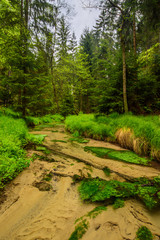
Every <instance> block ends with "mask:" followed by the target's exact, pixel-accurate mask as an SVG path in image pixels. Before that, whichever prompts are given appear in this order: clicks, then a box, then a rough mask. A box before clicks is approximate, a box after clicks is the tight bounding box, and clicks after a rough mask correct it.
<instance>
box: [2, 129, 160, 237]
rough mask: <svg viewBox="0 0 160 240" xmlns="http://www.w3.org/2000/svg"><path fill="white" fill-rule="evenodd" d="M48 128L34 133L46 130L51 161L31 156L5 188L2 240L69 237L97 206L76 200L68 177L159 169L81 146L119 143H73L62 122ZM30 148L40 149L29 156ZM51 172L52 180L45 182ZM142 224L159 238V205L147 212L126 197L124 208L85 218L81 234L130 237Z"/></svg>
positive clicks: (118, 177)
mask: <svg viewBox="0 0 160 240" xmlns="http://www.w3.org/2000/svg"><path fill="white" fill-rule="evenodd" d="M51 130H52V129H44V130H43V131H40V132H37V131H36V132H34V133H36V134H38V133H41V134H46V135H47V137H46V139H45V142H44V145H46V147H47V148H48V149H50V154H49V155H47V157H48V158H50V159H52V160H53V162H46V161H44V160H43V161H40V160H38V159H37V160H35V161H34V162H32V163H31V165H30V167H29V168H27V169H26V170H24V171H23V172H22V173H21V174H20V175H19V176H18V177H17V178H16V179H15V180H14V181H12V182H11V183H10V184H9V185H8V186H7V187H6V190H5V192H4V194H5V196H6V200H5V201H4V202H3V203H2V204H1V205H0V240H40V239H43V240H68V239H69V237H70V235H71V233H72V232H73V231H74V228H75V224H74V222H75V220H76V219H77V218H79V217H81V216H83V215H85V214H87V213H88V212H89V211H91V210H92V209H94V208H95V207H96V206H98V205H96V204H86V203H83V202H82V201H81V200H80V198H79V194H78V191H77V187H78V184H75V183H73V180H72V176H73V175H74V174H78V175H80V176H82V177H84V176H87V175H89V174H90V175H91V176H92V177H97V176H98V177H101V178H103V179H106V180H107V179H116V180H121V181H124V180H125V179H127V178H129V177H142V176H145V177H153V176H158V175H159V174H160V172H159V171H158V170H156V169H155V168H151V167H142V166H137V165H133V164H127V163H123V162H118V161H114V160H109V159H101V158H98V157H96V156H94V155H92V154H91V153H87V152H84V150H83V147H84V146H99V147H108V148H113V149H117V150H121V148H120V147H118V146H115V145H112V144H109V143H105V142H100V141H95V140H90V142H89V143H87V144H78V143H71V142H69V141H67V140H68V139H69V138H70V135H69V134H68V133H65V131H64V128H63V126H57V131H58V132H52V131H51ZM52 140H64V141H66V142H52ZM33 152H35V153H37V154H39V155H41V154H42V153H41V152H38V151H29V155H32V154H33ZM87 163H88V164H89V165H88V164H87ZM104 167H109V168H110V169H111V171H112V174H111V176H110V177H106V176H105V174H104V172H103V171H102V169H103V168H104ZM49 173H50V178H51V179H50V181H45V180H44V179H45V177H46V176H48V175H47V174H49ZM140 226H146V227H148V228H149V229H150V230H151V231H152V233H153V234H154V239H155V240H158V239H160V210H159V211H155V212H149V211H148V210H146V208H145V207H144V206H143V205H142V204H141V203H140V202H138V201H136V200H129V201H127V202H126V203H125V207H123V208H120V209H117V210H114V209H113V208H112V206H108V207H107V211H104V212H102V213H101V214H99V215H98V216H97V217H96V218H94V219H89V228H88V230H87V232H86V234H85V235H84V236H83V238H82V239H83V240H94V239H96V240H106V239H107V240H123V239H124V240H134V239H135V237H136V231H137V229H138V228H139V227H140Z"/></svg>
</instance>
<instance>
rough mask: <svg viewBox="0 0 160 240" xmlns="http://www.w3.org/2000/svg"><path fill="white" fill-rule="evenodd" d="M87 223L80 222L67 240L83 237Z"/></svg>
mask: <svg viewBox="0 0 160 240" xmlns="http://www.w3.org/2000/svg"><path fill="white" fill-rule="evenodd" d="M88 226H89V223H88V222H87V220H86V219H85V220H83V221H81V222H80V223H79V224H78V225H77V226H76V227H75V230H74V232H73V233H72V235H71V236H70V238H69V240H79V239H81V238H82V237H83V235H84V234H85V233H86V231H87V229H88Z"/></svg>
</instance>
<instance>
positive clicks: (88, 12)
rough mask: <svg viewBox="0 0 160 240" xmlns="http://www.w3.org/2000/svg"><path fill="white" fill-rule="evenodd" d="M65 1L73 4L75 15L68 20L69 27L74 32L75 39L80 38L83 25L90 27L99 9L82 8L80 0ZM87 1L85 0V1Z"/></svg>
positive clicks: (96, 17)
mask: <svg viewBox="0 0 160 240" xmlns="http://www.w3.org/2000/svg"><path fill="white" fill-rule="evenodd" d="M84 1H85V0H84ZM67 2H68V3H69V4H70V5H71V6H74V9H75V10H74V12H75V13H76V14H75V16H73V17H72V19H71V20H70V22H71V29H72V30H73V31H74V32H75V34H76V38H77V40H79V39H80V36H81V34H82V33H83V30H84V28H85V27H88V28H89V29H92V27H93V26H94V25H95V23H96V19H98V16H99V10H98V9H94V8H92V9H91V8H90V9H88V8H85V9H84V8H83V6H82V2H81V0H67ZM86 2H87V1H86Z"/></svg>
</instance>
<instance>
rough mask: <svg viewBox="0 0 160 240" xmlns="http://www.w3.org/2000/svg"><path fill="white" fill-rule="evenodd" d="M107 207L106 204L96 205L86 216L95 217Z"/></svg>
mask: <svg viewBox="0 0 160 240" xmlns="http://www.w3.org/2000/svg"><path fill="white" fill-rule="evenodd" d="M106 210H107V207H105V206H99V207H95V208H94V209H93V210H92V211H90V212H89V213H88V214H87V215H86V216H87V217H90V218H95V217H97V216H98V215H99V214H100V213H101V212H103V211H106Z"/></svg>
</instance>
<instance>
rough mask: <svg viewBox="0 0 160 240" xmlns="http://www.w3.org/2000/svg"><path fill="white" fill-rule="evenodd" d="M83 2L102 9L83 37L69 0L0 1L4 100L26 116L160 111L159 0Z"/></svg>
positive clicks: (1, 94)
mask: <svg viewBox="0 0 160 240" xmlns="http://www.w3.org/2000/svg"><path fill="white" fill-rule="evenodd" d="M83 2H84V3H85V6H86V7H99V8H100V15H99V18H98V19H97V21H96V24H95V26H94V27H93V29H92V30H89V29H87V28H85V29H84V32H83V34H82V36H81V39H80V43H79V44H77V40H76V36H75V34H74V33H73V32H72V30H71V28H70V24H69V17H68V16H69V10H70V6H68V5H67V3H65V2H64V1H59V0H57V1H56V0H43V1H41V0H12V1H11V0H1V2H0V28H1V34H0V55H1V57H0V104H1V106H5V107H9V108H12V109H14V110H16V111H20V112H22V113H23V115H24V116H25V115H36V116H39V115H44V114H48V113H60V114H62V115H64V116H66V115H68V114H77V113H79V112H80V111H81V112H84V113H90V112H95V113H107V114H108V113H111V112H115V111H116V112H119V113H123V112H128V111H132V112H133V113H136V114H145V113H150V112H154V113H159V107H160V15H159V12H160V1H159V0H152V1H149V0H119V1H118V0H104V1H96V5H95V4H93V5H92V6H91V5H88V4H89V3H87V1H86V2H85V1H83ZM77 27H78V26H77Z"/></svg>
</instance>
